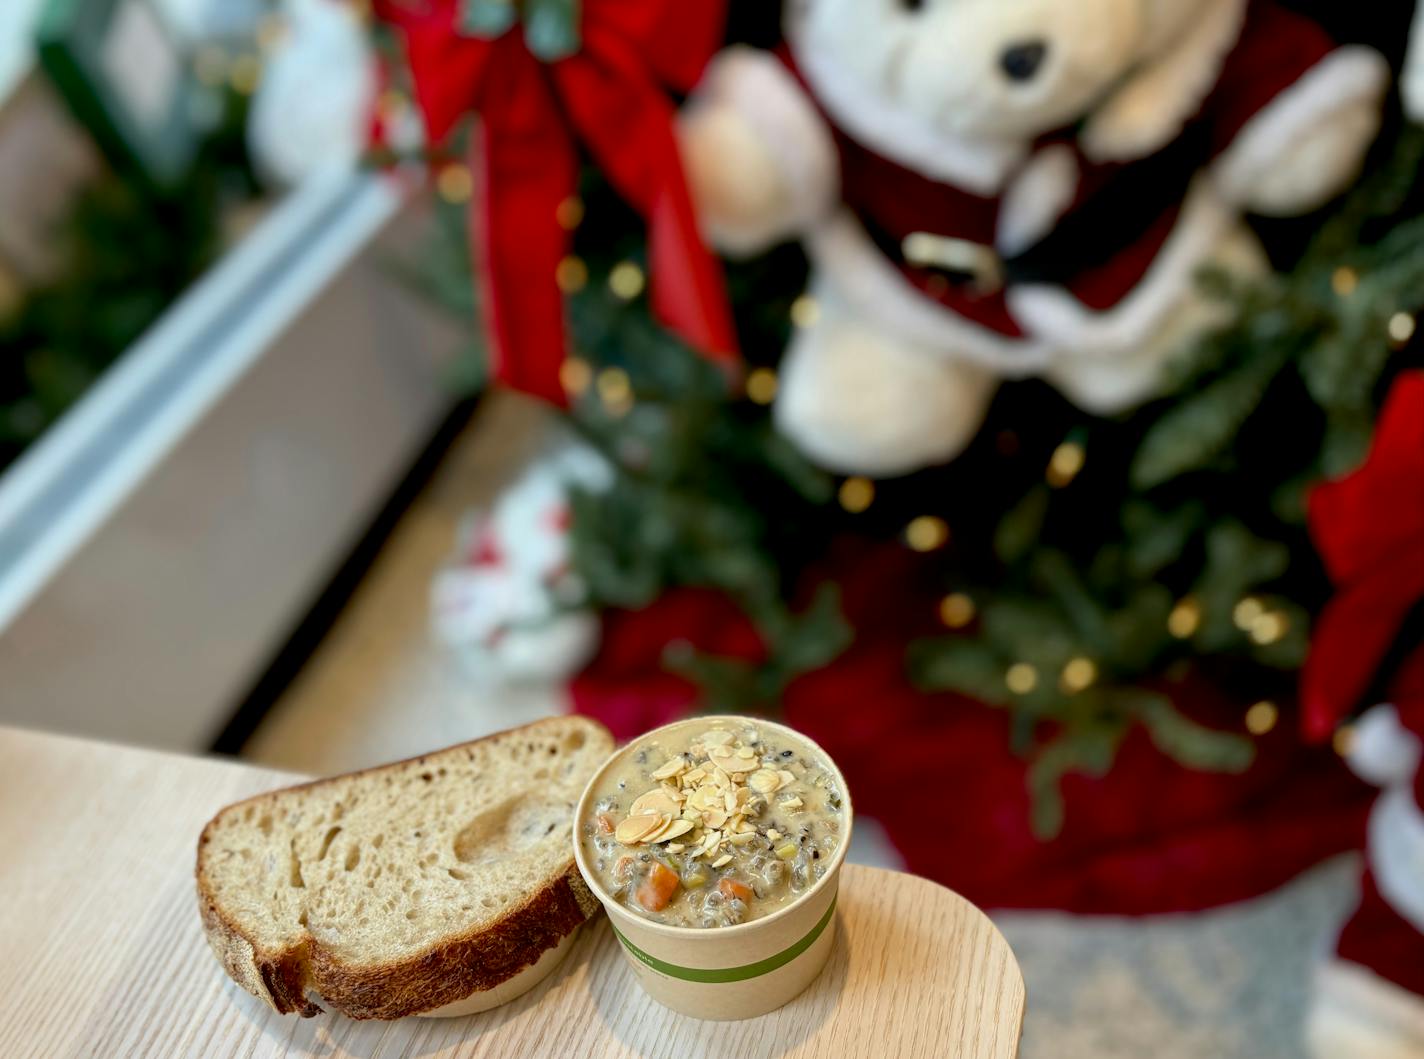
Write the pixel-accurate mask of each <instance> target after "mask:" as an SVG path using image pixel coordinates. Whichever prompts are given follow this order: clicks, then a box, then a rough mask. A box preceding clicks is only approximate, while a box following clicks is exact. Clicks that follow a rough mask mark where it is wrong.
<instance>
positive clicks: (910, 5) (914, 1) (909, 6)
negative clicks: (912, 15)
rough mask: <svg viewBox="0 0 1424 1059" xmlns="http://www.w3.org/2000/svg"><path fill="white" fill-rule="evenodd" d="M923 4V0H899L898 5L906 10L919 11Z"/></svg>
mask: <svg viewBox="0 0 1424 1059" xmlns="http://www.w3.org/2000/svg"><path fill="white" fill-rule="evenodd" d="M924 6H925V0H900V7H901V8H903V9H904V10H906V11H919V10H920V9H921V8H923V7H924Z"/></svg>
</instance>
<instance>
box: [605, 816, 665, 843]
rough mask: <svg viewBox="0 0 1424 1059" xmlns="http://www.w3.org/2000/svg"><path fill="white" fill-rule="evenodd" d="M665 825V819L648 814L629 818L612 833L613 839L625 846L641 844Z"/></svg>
mask: <svg viewBox="0 0 1424 1059" xmlns="http://www.w3.org/2000/svg"><path fill="white" fill-rule="evenodd" d="M666 823H667V818H666V817H662V816H658V815H656V814H652V813H649V814H647V815H644V816H630V817H628V819H626V820H624V821H623V822H622V823H621V824H619V825H618V826H617V828H615V829H614V831H613V837H614V838H616V839H618V841H619V842H622V843H623V844H624V845H625V846H631V845H633V844H634V843H635V842H641V841H643V839H645V838H647V837H648V836H649V835H651V834H652V833H653V832H654V831H657V830H658V829H659V828H661V827H662V826H663V825H664V824H666Z"/></svg>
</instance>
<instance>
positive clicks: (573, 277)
mask: <svg viewBox="0 0 1424 1059" xmlns="http://www.w3.org/2000/svg"><path fill="white" fill-rule="evenodd" d="M554 280H555V282H557V283H558V285H559V290H561V291H563V292H564V293H565V294H577V293H578V292H579V291H581V290H583V289H584V287H586V286H587V285H588V266H587V265H585V264H584V263H583V258H581V257H575V256H574V255H573V254H570V255H569V256H568V257H566V258H564V259H563V260H562V261H560V262H559V264H558V267H557V268H555V269H554Z"/></svg>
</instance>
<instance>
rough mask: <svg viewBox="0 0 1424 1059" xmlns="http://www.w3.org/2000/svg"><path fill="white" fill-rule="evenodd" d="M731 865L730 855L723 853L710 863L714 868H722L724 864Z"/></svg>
mask: <svg viewBox="0 0 1424 1059" xmlns="http://www.w3.org/2000/svg"><path fill="white" fill-rule="evenodd" d="M731 863H732V855H731V854H730V853H723V854H722V855H721V856H720V857H718V858H717V859H716V860H714V861H713V862H712V867H714V868H720V867H722V866H723V865H724V864H731Z"/></svg>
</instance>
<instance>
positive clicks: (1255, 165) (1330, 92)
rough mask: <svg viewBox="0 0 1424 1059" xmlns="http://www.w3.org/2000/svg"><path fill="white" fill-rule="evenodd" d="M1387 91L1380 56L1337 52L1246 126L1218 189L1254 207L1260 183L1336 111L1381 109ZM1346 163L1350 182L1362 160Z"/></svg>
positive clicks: (1360, 49)
mask: <svg viewBox="0 0 1424 1059" xmlns="http://www.w3.org/2000/svg"><path fill="white" fill-rule="evenodd" d="M1388 87H1389V66H1388V64H1386V62H1385V60H1384V57H1383V56H1382V55H1380V54H1379V52H1377V51H1375V50H1374V49H1372V48H1366V47H1364V46H1362V45H1349V46H1346V47H1343V48H1337V49H1336V50H1335V51H1333V52H1331V53H1330V54H1329V55H1327V56H1326V57H1325V58H1324V59H1322V60H1321V61H1320V62H1318V63H1316V65H1315V66H1314V67H1313V68H1312V69H1311V70H1310V71H1308V72H1307V73H1306V74H1305V76H1303V77H1302V78H1301V79H1300V80H1299V81H1297V82H1296V83H1295V84H1293V85H1291V86H1290V87H1289V88H1287V89H1286V90H1285V91H1284V92H1282V93H1281V94H1280V95H1279V96H1277V97H1276V99H1275V101H1274V102H1272V103H1271V105H1270V106H1268V107H1267V108H1266V109H1265V110H1263V111H1261V112H1260V113H1259V114H1257V115H1256V116H1255V117H1253V118H1252V119H1251V120H1250V121H1249V122H1247V123H1246V127H1245V128H1243V129H1242V130H1241V133H1240V135H1239V136H1237V138H1236V140H1235V142H1233V143H1232V145H1231V147H1230V148H1228V149H1227V151H1226V153H1225V154H1223V155H1222V156H1221V157H1220V158H1219V159H1217V161H1216V164H1215V165H1214V166H1213V170H1212V171H1213V174H1214V176H1215V179H1216V184H1217V187H1218V188H1219V189H1220V190H1221V192H1222V193H1223V194H1224V195H1225V196H1226V197H1227V198H1228V199H1230V200H1232V201H1233V202H1236V203H1240V204H1253V205H1254V203H1253V202H1252V200H1253V199H1254V198H1255V196H1256V192H1257V187H1258V183H1259V181H1260V180H1261V179H1262V177H1263V176H1264V175H1266V174H1269V173H1271V172H1272V170H1273V169H1274V168H1275V167H1278V166H1279V165H1280V164H1281V160H1282V158H1283V157H1284V156H1286V155H1287V154H1289V152H1290V150H1291V148H1292V147H1293V146H1295V145H1296V144H1297V143H1298V142H1300V141H1301V140H1303V139H1304V138H1305V137H1307V136H1309V135H1311V134H1313V133H1315V132H1317V131H1319V130H1320V129H1321V123H1322V122H1323V121H1325V120H1326V119H1328V117H1329V116H1330V115H1331V114H1333V113H1335V112H1337V111H1340V110H1342V109H1344V108H1347V107H1349V106H1351V105H1353V104H1359V103H1367V104H1370V105H1372V106H1374V105H1378V103H1379V101H1380V99H1382V98H1383V96H1384V93H1385V90H1386V89H1387V88H1388ZM1367 139H1368V138H1367ZM1343 147H1344V145H1342V149H1343ZM1359 153H1360V154H1363V151H1362V150H1361V151H1360V152H1359ZM1345 161H1346V162H1347V163H1348V164H1346V165H1344V166H1343V167H1341V169H1342V171H1343V173H1344V174H1345V175H1346V177H1348V175H1349V174H1350V173H1351V172H1352V171H1353V170H1354V168H1355V167H1356V165H1357V163H1358V158H1356V159H1346V160H1345ZM1332 176H1333V175H1332ZM1336 182H1338V181H1337V180H1332V181H1331V183H1336ZM1340 190H1341V188H1340V187H1327V188H1325V189H1322V190H1321V194H1320V195H1318V196H1312V197H1321V198H1323V197H1328V196H1329V195H1331V194H1334V193H1335V192H1337V191H1340ZM1308 206H1309V204H1308V203H1307V204H1306V207H1305V208H1308Z"/></svg>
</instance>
